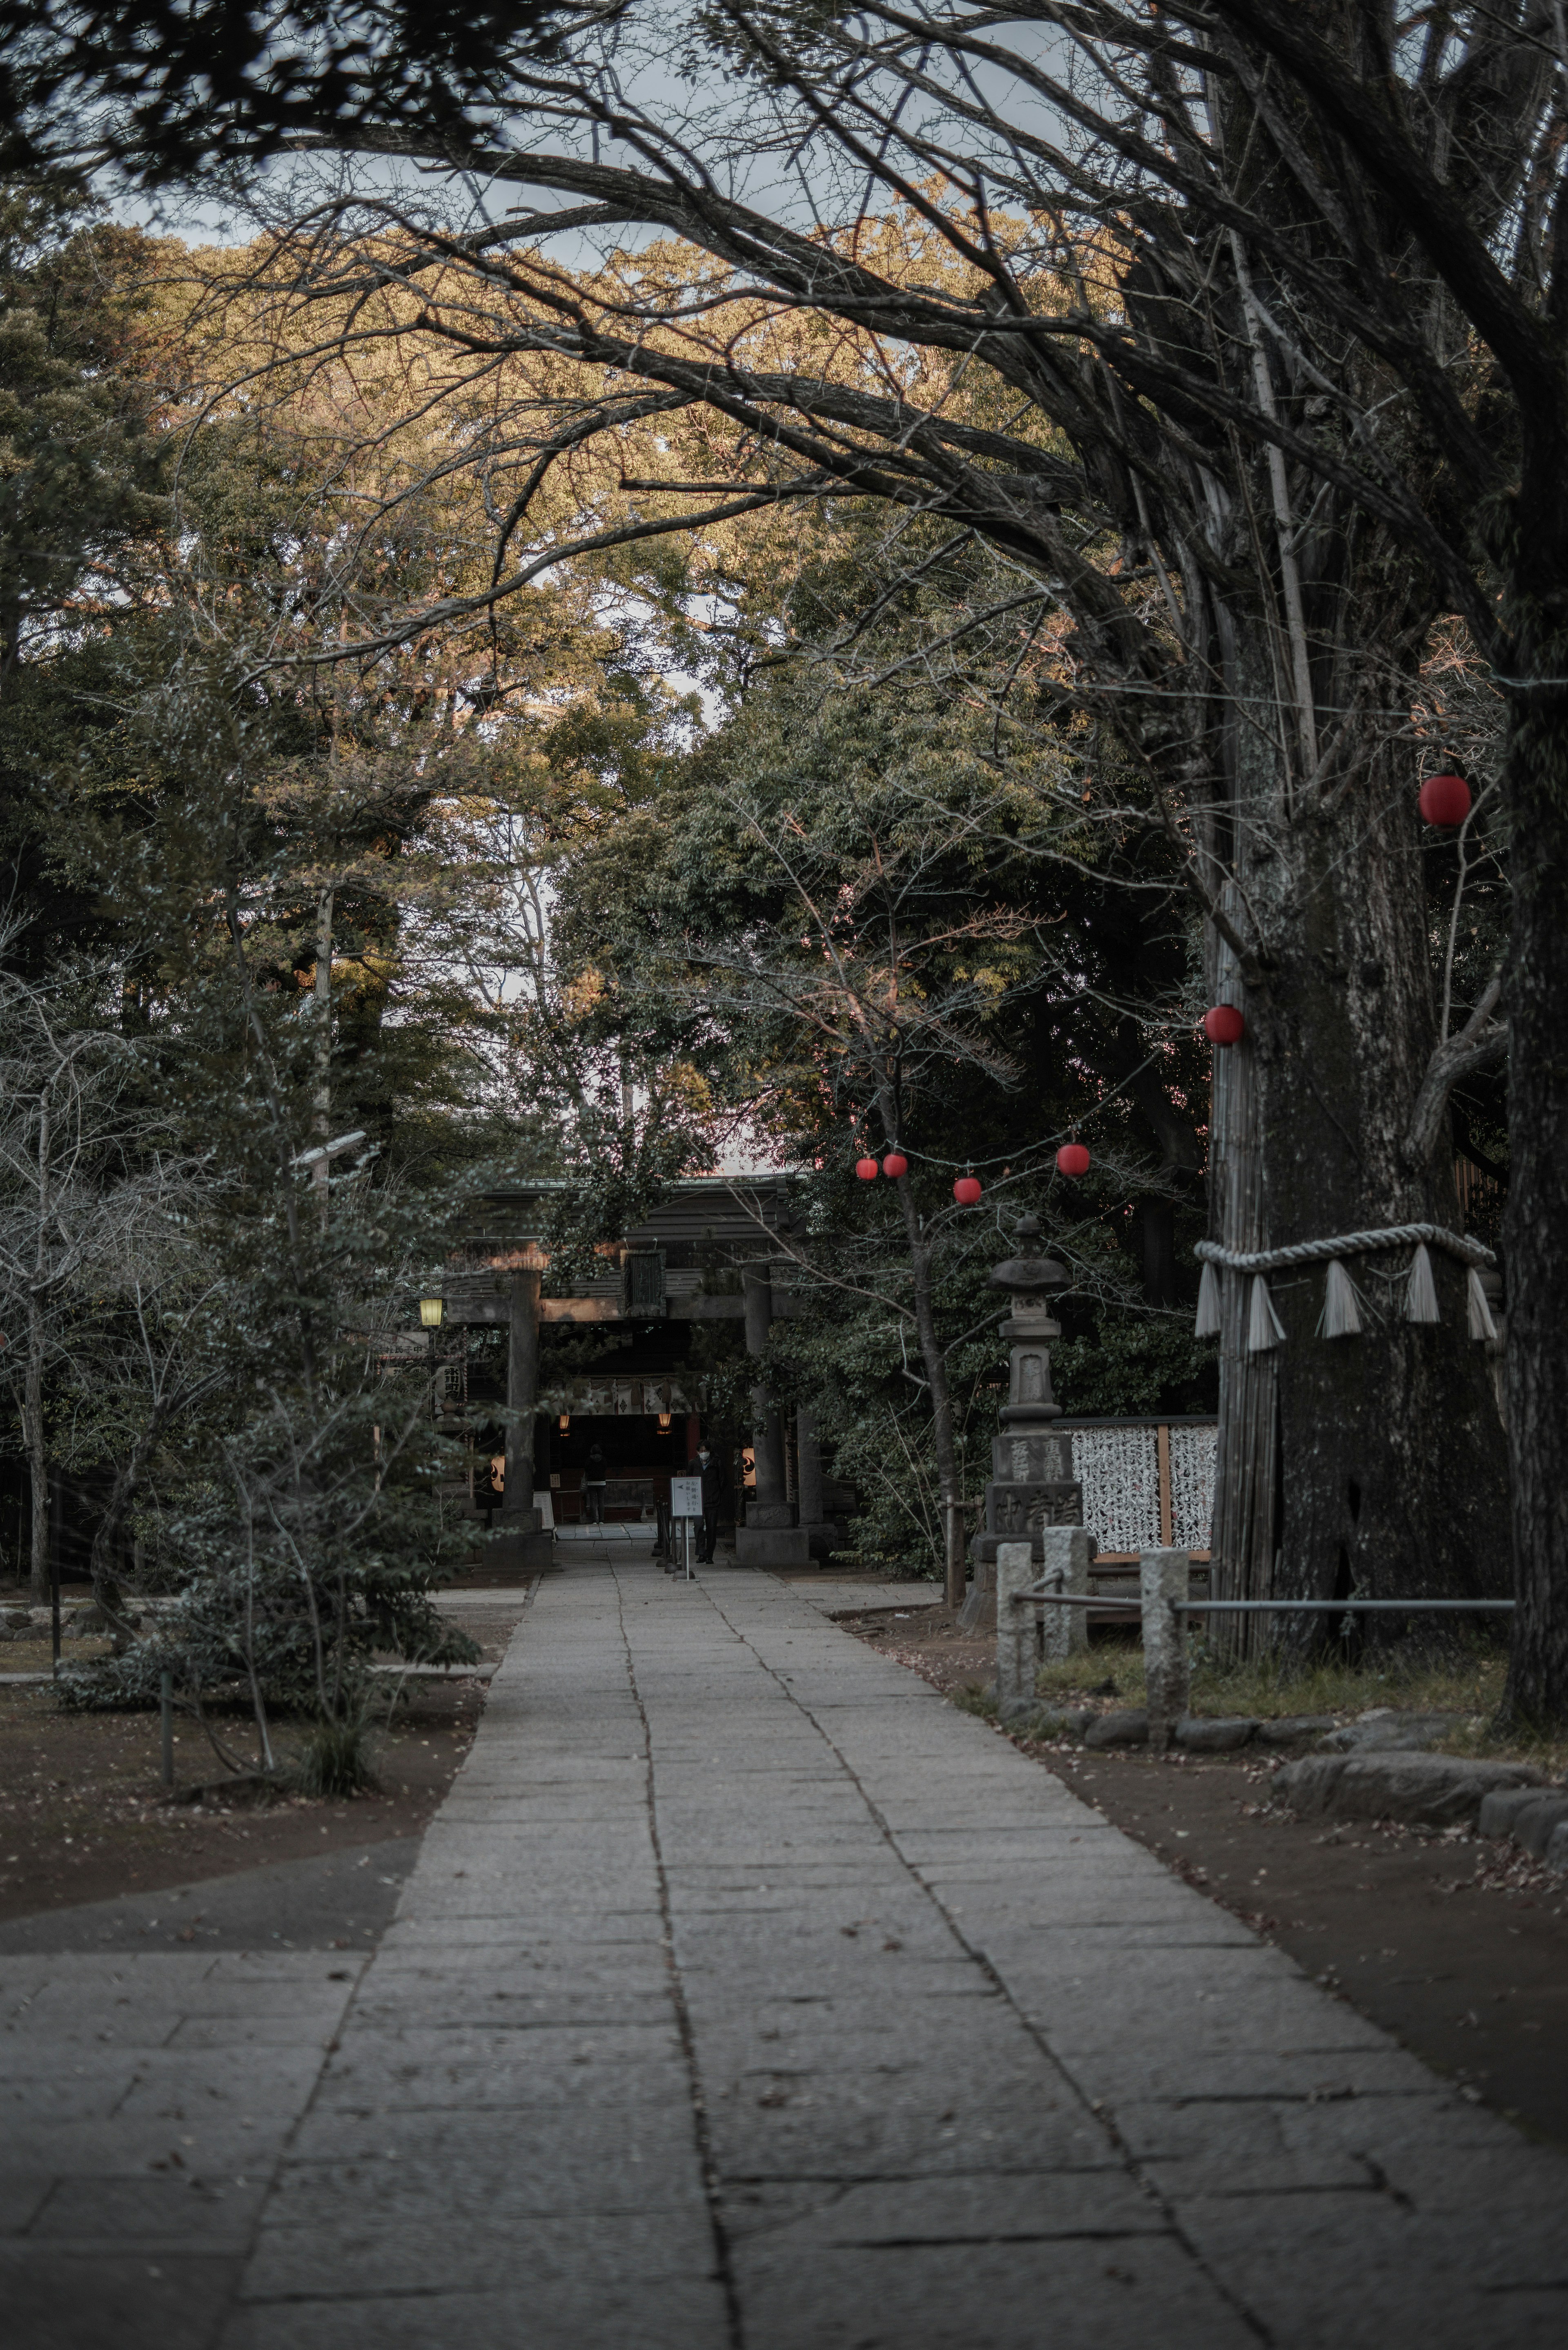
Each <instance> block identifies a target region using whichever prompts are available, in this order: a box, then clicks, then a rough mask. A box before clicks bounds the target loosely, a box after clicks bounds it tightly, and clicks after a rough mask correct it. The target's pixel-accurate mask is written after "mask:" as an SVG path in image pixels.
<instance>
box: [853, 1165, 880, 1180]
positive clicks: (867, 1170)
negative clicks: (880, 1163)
mask: <svg viewBox="0 0 1568 2350" xmlns="http://www.w3.org/2000/svg"><path fill="white" fill-rule="evenodd" d="M855 1172H856V1173H857V1175H858V1176H859V1178H860V1180H861V1181H862V1182H863V1183H875V1181H876V1180H877V1161H876V1160H875V1159H857V1160H856V1162H855Z"/></svg>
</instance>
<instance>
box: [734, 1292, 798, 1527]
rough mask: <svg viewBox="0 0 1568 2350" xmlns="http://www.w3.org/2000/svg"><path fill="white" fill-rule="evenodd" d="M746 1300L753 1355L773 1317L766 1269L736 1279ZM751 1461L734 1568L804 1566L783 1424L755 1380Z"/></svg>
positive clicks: (757, 1352)
mask: <svg viewBox="0 0 1568 2350" xmlns="http://www.w3.org/2000/svg"><path fill="white" fill-rule="evenodd" d="M742 1283H743V1285H744V1293H745V1301H746V1352H747V1354H748V1355H753V1356H759V1355H761V1354H762V1352H763V1349H764V1347H766V1345H767V1343H768V1330H769V1328H770V1326H771V1325H772V1322H773V1318H774V1292H773V1280H772V1276H771V1274H770V1273H769V1270H768V1267H767V1265H766V1264H765V1263H763V1264H748V1265H747V1266H745V1267H744V1269H743V1272H742ZM752 1461H753V1474H754V1475H755V1478H756V1484H755V1487H754V1489H753V1493H752V1497H751V1499H750V1500H749V1501H748V1502H747V1503H746V1505H745V1517H744V1522H743V1523H741V1524H739V1525H737V1526H736V1528H735V1565H737V1566H809V1565H810V1564H811V1537H810V1535H809V1534H808V1533H807V1532H806V1529H805V1527H804V1526H797V1525H796V1523H795V1522H794V1509H793V1507H792V1506H791V1503H790V1500H789V1488H788V1484H787V1482H786V1480H785V1477H784V1423H783V1421H782V1419H781V1418H780V1415H779V1408H778V1406H777V1404H776V1403H774V1400H773V1399H772V1397H771V1396H770V1395H769V1394H768V1391H767V1388H766V1387H765V1386H764V1385H763V1382H762V1381H761V1380H760V1379H759V1380H758V1381H757V1382H756V1384H755V1385H754V1386H753V1388H752Z"/></svg>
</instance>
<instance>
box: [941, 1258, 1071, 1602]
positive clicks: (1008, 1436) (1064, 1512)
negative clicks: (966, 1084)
mask: <svg viewBox="0 0 1568 2350" xmlns="http://www.w3.org/2000/svg"><path fill="white" fill-rule="evenodd" d="M1039 1239H1040V1224H1039V1221H1038V1219H1037V1218H1036V1217H1034V1216H1023V1217H1021V1218H1020V1219H1019V1221H1018V1222H1017V1223H1016V1224H1014V1226H1013V1228H1012V1240H1013V1246H1014V1252H1015V1253H1014V1254H1013V1255H1012V1256H1010V1257H1008V1258H1006V1259H1005V1261H1004V1262H1003V1263H1001V1264H999V1265H995V1266H993V1267H992V1275H991V1278H992V1284H993V1286H994V1287H996V1288H998V1289H1001V1290H1004V1291H1006V1292H1007V1294H1008V1297H1009V1301H1010V1305H1011V1311H1010V1312H1009V1313H1008V1314H1007V1315H1004V1316H1003V1318H1002V1333H1003V1335H1004V1336H1005V1337H1006V1339H1007V1341H1008V1347H1009V1357H1008V1379H1007V1401H1006V1403H1005V1404H1004V1405H1003V1406H1002V1432H1001V1434H1000V1435H999V1436H998V1437H997V1438H996V1439H995V1440H994V1441H993V1442H992V1448H991V1461H992V1472H993V1473H992V1479H991V1482H990V1483H989V1484H988V1485H987V1486H986V1489H985V1527H984V1531H983V1532H982V1533H981V1534H977V1535H976V1536H975V1538H974V1543H973V1545H972V1547H971V1558H972V1560H973V1564H974V1587H973V1589H972V1590H971V1593H970V1596H969V1599H968V1601H967V1602H966V1604H965V1607H964V1610H963V1621H964V1623H965V1624H966V1625H967V1626H969V1627H971V1628H973V1627H978V1626H980V1625H982V1624H986V1623H990V1622H992V1621H994V1618H995V1609H996V1554H997V1548H998V1546H999V1544H1002V1543H1020V1542H1027V1543H1029V1544H1031V1546H1032V1548H1033V1555H1034V1559H1035V1563H1036V1565H1037V1566H1038V1565H1042V1564H1043V1563H1044V1546H1043V1544H1042V1542H1041V1538H1040V1537H1041V1529H1042V1528H1043V1527H1044V1526H1081V1525H1082V1524H1083V1523H1084V1489H1083V1487H1082V1485H1081V1484H1079V1483H1078V1482H1076V1480H1075V1478H1074V1475H1073V1440H1072V1438H1071V1436H1070V1435H1068V1433H1067V1431H1066V1430H1064V1429H1063V1430H1058V1429H1057V1428H1056V1427H1055V1426H1054V1422H1055V1421H1057V1420H1058V1419H1061V1417H1062V1407H1061V1405H1060V1404H1059V1403H1057V1402H1056V1401H1055V1399H1054V1397H1053V1396H1052V1393H1051V1340H1052V1339H1053V1338H1059V1337H1060V1336H1061V1335H1062V1326H1061V1324H1060V1323H1059V1322H1056V1321H1054V1320H1053V1318H1052V1315H1051V1312H1050V1303H1051V1299H1052V1297H1053V1295H1054V1294H1055V1292H1056V1291H1058V1290H1062V1289H1065V1288H1066V1286H1067V1281H1068V1274H1067V1268H1066V1266H1065V1265H1064V1264H1062V1263H1059V1262H1058V1261H1057V1259H1056V1258H1055V1257H1050V1256H1041V1255H1040V1254H1038V1253H1037V1244H1038V1242H1039Z"/></svg>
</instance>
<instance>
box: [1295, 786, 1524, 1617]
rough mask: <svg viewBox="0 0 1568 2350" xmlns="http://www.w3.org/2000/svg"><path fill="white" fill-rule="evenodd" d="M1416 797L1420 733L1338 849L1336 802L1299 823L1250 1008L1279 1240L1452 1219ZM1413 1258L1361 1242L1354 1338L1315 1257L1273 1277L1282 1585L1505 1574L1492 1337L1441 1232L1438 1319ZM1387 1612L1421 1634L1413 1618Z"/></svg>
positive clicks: (1433, 1585) (1495, 1588) (1362, 803)
mask: <svg viewBox="0 0 1568 2350" xmlns="http://www.w3.org/2000/svg"><path fill="white" fill-rule="evenodd" d="M1415 796H1416V776H1415V774H1414V771H1413V767H1412V765H1411V763H1410V757H1409V754H1408V751H1407V749H1405V748H1404V747H1402V746H1390V747H1388V748H1387V749H1386V750H1385V751H1383V752H1382V753H1381V754H1378V755H1377V756H1376V758H1375V759H1374V760H1373V762H1372V763H1371V764H1370V766H1369V769H1368V771H1367V772H1366V774H1365V775H1362V776H1359V777H1357V779H1356V791H1355V815H1354V816H1352V823H1353V824H1354V826H1355V832H1356V834H1357V835H1358V836H1359V840H1360V843H1361V852H1360V854H1359V855H1356V856H1352V857H1347V856H1346V855H1345V819H1344V815H1343V813H1342V815H1341V816H1340V818H1339V820H1338V822H1337V823H1336V824H1335V825H1334V827H1333V828H1332V829H1331V828H1330V827H1328V826H1327V825H1326V824H1319V823H1317V822H1314V820H1313V819H1312V818H1311V817H1310V816H1309V817H1308V818H1307V819H1306V820H1305V821H1304V822H1303V823H1301V824H1299V825H1298V826H1297V827H1295V828H1294V833H1293V846H1294V847H1295V851H1296V854H1295V857H1294V858H1293V867H1294V869H1293V872H1292V874H1291V876H1290V882H1291V887H1290V891H1289V898H1288V903H1287V904H1286V905H1285V907H1284V908H1283V913H1284V917H1285V919H1284V920H1283V921H1282V925H1281V934H1280V935H1279V936H1278V937H1277V939H1276V941H1274V956H1273V968H1272V972H1271V973H1270V979H1269V983H1268V985H1267V987H1266V988H1265V989H1264V990H1262V991H1261V992H1260V994H1259V997H1258V999H1257V1001H1256V1003H1255V1004H1254V1007H1253V1021H1254V1025H1253V1031H1252V1035H1253V1049H1254V1051H1255V1053H1256V1057H1257V1065H1258V1078H1259V1085H1260V1090H1261V1093H1262V1107H1263V1117H1262V1133H1263V1167H1262V1176H1263V1186H1262V1188H1263V1197H1264V1203H1265V1210H1266V1214H1267V1221H1268V1230H1269V1245H1270V1246H1271V1247H1273V1248H1280V1247H1283V1246H1287V1245H1289V1244H1290V1243H1292V1242H1294V1241H1302V1240H1315V1239H1321V1238H1325V1237H1327V1236H1328V1235H1330V1234H1332V1233H1334V1232H1354V1231H1356V1230H1360V1229H1364V1228H1376V1227H1377V1226H1380V1225H1388V1224H1396V1223H1415V1222H1434V1223H1439V1224H1443V1225H1446V1226H1448V1227H1449V1229H1450V1230H1453V1231H1457V1230H1458V1229H1459V1210H1458V1200H1457V1197H1456V1194H1455V1190H1454V1181H1453V1151H1452V1146H1451V1143H1450V1141H1449V1133H1448V1122H1447V1118H1446V1117H1445V1118H1444V1119H1443V1121H1442V1126H1441V1129H1440V1138H1439V1142H1438V1150H1437V1152H1436V1153H1435V1154H1434V1157H1433V1159H1431V1160H1430V1161H1429V1162H1428V1164H1426V1165H1417V1164H1415V1163H1413V1162H1412V1161H1411V1159H1409V1158H1408V1157H1407V1152H1406V1147H1405V1138H1406V1135H1407V1131H1408V1128H1409V1123H1410V1115H1411V1109H1412V1107H1413V1105H1414V1102H1415V1099H1416V1097H1417V1092H1418V1091H1419V1089H1420V1086H1421V1081H1422V1078H1423V1076H1424V1075H1425V1073H1426V1069H1427V1065H1428V1060H1429V1058H1430V1056H1431V1053H1432V1049H1433V1046H1434V1045H1435V1043H1436V1041H1437V1037H1436V1021H1435V1014H1434V1009H1433V1000H1432V997H1433V991H1432V983H1431V976H1430V962H1429V953H1428V941H1427V921H1426V908H1425V897H1424V891H1423V887H1422V878H1421V870H1420V854H1419V847H1418V842H1417V818H1416V813H1415ZM1409 1257H1410V1252H1409V1251H1408V1250H1406V1251H1404V1252H1402V1253H1400V1254H1398V1255H1378V1256H1371V1257H1361V1258H1359V1259H1355V1260H1352V1261H1349V1262H1348V1263H1347V1270H1348V1271H1349V1272H1350V1274H1351V1275H1352V1277H1353V1279H1355V1281H1356V1283H1357V1284H1358V1285H1359V1286H1360V1287H1361V1288H1362V1290H1363V1291H1364V1293H1365V1294H1366V1295H1367V1296H1368V1298H1369V1301H1370V1304H1371V1305H1372V1307H1373V1308H1374V1309H1375V1312H1376V1321H1374V1320H1373V1318H1372V1316H1371V1315H1367V1316H1366V1330H1365V1334H1364V1335H1363V1336H1360V1337H1346V1338H1337V1339H1325V1338H1323V1337H1320V1336H1318V1335H1317V1333H1316V1325H1317V1322H1318V1317H1319V1315H1320V1314H1321V1312H1322V1308H1323V1301H1324V1272H1323V1269H1322V1268H1321V1267H1313V1268H1310V1269H1309V1268H1305V1267H1303V1268H1302V1270H1301V1271H1300V1272H1299V1273H1294V1274H1290V1273H1282V1274H1275V1275H1274V1276H1273V1277H1272V1282H1271V1289H1272V1296H1273V1301H1274V1305H1275V1310H1276V1312H1277V1313H1278V1315H1279V1316H1280V1319H1281V1320H1282V1323H1283V1324H1284V1326H1285V1329H1286V1332H1287V1340H1286V1344H1285V1345H1284V1346H1283V1347H1281V1348H1280V1349H1279V1350H1278V1355H1277V1359H1278V1366H1279V1368H1278V1378H1279V1399H1280V1471H1281V1494H1282V1515H1281V1555H1280V1563H1279V1567H1278V1574H1277V1586H1276V1587H1277V1588H1278V1590H1279V1591H1280V1592H1282V1593H1283V1594H1289V1595H1291V1596H1295V1597H1300V1598H1318V1599H1329V1598H1337V1597H1343V1596H1348V1595H1349V1594H1350V1593H1352V1592H1355V1593H1359V1594H1362V1595H1365V1596H1376V1597H1381V1598H1397V1597H1402V1596H1412V1597H1414V1596H1428V1597H1433V1598H1460V1597H1469V1596H1498V1595H1500V1594H1501V1593H1502V1592H1503V1591H1504V1590H1506V1587H1507V1563H1506V1559H1505V1557H1504V1555H1503V1549H1502V1544H1501V1541H1500V1539H1499V1529H1500V1527H1501V1525H1502V1524H1503V1523H1505V1522H1506V1521H1505V1511H1506V1503H1507V1461H1506V1455H1505V1448H1504V1440H1503V1435H1502V1430H1501V1427H1500V1425H1499V1422H1498V1417H1497V1411H1496V1409H1495V1406H1494V1404H1493V1401H1492V1394H1491V1384H1490V1374H1489V1370H1488V1366H1487V1362H1486V1357H1485V1355H1484V1351H1483V1349H1482V1348H1481V1347H1480V1345H1478V1344H1477V1343H1476V1342H1475V1341H1474V1340H1472V1339H1471V1338H1470V1336H1469V1327H1468V1315H1467V1307H1466V1295H1465V1272H1464V1267H1463V1266H1462V1265H1460V1264H1459V1263H1458V1262H1457V1261H1456V1260H1455V1259H1454V1258H1452V1257H1450V1256H1448V1255H1446V1254H1444V1253H1441V1252H1440V1251H1438V1250H1433V1252H1432V1262H1433V1270H1434V1274H1435V1277H1436V1281H1437V1288H1438V1303H1439V1306H1440V1310H1441V1315H1442V1319H1441V1321H1440V1322H1439V1323H1438V1324H1436V1325H1433V1324H1413V1323H1411V1322H1409V1321H1407V1319H1406V1318H1405V1302H1406V1301H1405V1285H1404V1275H1405V1273H1406V1270H1407V1266H1408V1263H1409ZM1296 1628H1297V1631H1298V1634H1301V1626H1300V1624H1299V1622H1298V1626H1297V1627H1296ZM1388 1628H1389V1635H1390V1637H1393V1638H1408V1637H1410V1636H1411V1633H1412V1630H1413V1629H1416V1630H1419V1629H1420V1628H1421V1627H1419V1626H1416V1627H1412V1625H1411V1624H1410V1623H1409V1622H1407V1621H1401V1620H1397V1621H1396V1622H1395V1623H1392V1624H1390V1626H1389V1627H1388ZM1302 1637H1304V1634H1303V1635H1302Z"/></svg>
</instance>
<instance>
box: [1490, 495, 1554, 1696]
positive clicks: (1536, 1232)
mask: <svg viewBox="0 0 1568 2350" xmlns="http://www.w3.org/2000/svg"><path fill="white" fill-rule="evenodd" d="M1532 491H1533V492H1534V493H1537V494H1538V495H1536V496H1532ZM1563 494H1564V485H1563V473H1562V467H1561V463H1559V464H1558V466H1557V468H1556V472H1555V478H1554V479H1552V480H1543V481H1539V482H1532V472H1531V471H1527V473H1526V488H1525V494H1524V497H1523V498H1522V499H1521V508H1522V511H1523V512H1524V513H1525V515H1531V514H1532V513H1533V514H1536V515H1541V516H1542V521H1541V522H1540V523H1539V524H1538V525H1537V528H1536V530H1534V531H1530V532H1527V533H1526V543H1525V546H1524V547H1523V549H1522V550H1521V561H1520V565H1519V574H1520V586H1519V588H1518V590H1517V591H1516V596H1515V598H1514V603H1515V609H1514V610H1513V611H1512V612H1511V614H1510V619H1511V621H1512V624H1513V629H1514V640H1515V648H1516V650H1515V654H1514V660H1513V670H1514V674H1515V676H1516V677H1518V678H1520V679H1540V680H1542V681H1543V682H1542V683H1540V684H1532V685H1531V686H1529V687H1528V688H1516V689H1515V690H1514V692H1513V694H1512V696H1511V727H1510V736H1509V743H1508V748H1507V754H1506V764H1505V774H1506V778H1507V788H1508V799H1509V805H1510V809H1511V815H1512V819H1513V823H1512V841H1511V850H1510V867H1511V878H1512V883H1513V931H1512V946H1511V970H1510V974H1509V980H1508V986H1507V991H1506V1001H1507V1004H1508V1012H1509V1029H1510V1045H1509V1159H1510V1171H1509V1186H1508V1210H1507V1215H1506V1220H1505V1223H1504V1263H1505V1270H1506V1274H1507V1282H1508V1351H1507V1385H1508V1440H1509V1449H1510V1452H1511V1460H1512V1469H1513V1557H1514V1575H1515V1596H1516V1598H1517V1600H1518V1603H1519V1605H1518V1610H1517V1614H1516V1617H1515V1622H1514V1639H1513V1655H1512V1660H1511V1667H1510V1670H1509V1678H1508V1688H1507V1692H1506V1695H1505V1697H1504V1700H1503V1704H1504V1711H1505V1713H1506V1714H1507V1715H1509V1716H1510V1717H1511V1718H1512V1719H1513V1720H1514V1721H1520V1722H1523V1723H1530V1724H1533V1725H1537V1726H1539V1727H1541V1728H1542V1729H1545V1728H1548V1727H1550V1728H1553V1729H1560V1728H1561V1727H1562V1725H1563V1723H1564V1722H1568V1305H1564V1301H1563V1295H1562V1292H1563V1264H1564V1249H1565V1246H1568V1047H1565V1045H1564V1043H1563V1030H1564V1024H1565V1021H1568V691H1565V690H1564V687H1563V680H1564V679H1568V627H1565V626H1564V616H1563V599H1564V592H1565V587H1568V517H1562V518H1561V519H1560V515H1561V504H1560V502H1561V501H1562V499H1563ZM1548 523H1550V524H1552V525H1556V527H1554V528H1549V527H1548V526H1547V525H1548Z"/></svg>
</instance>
